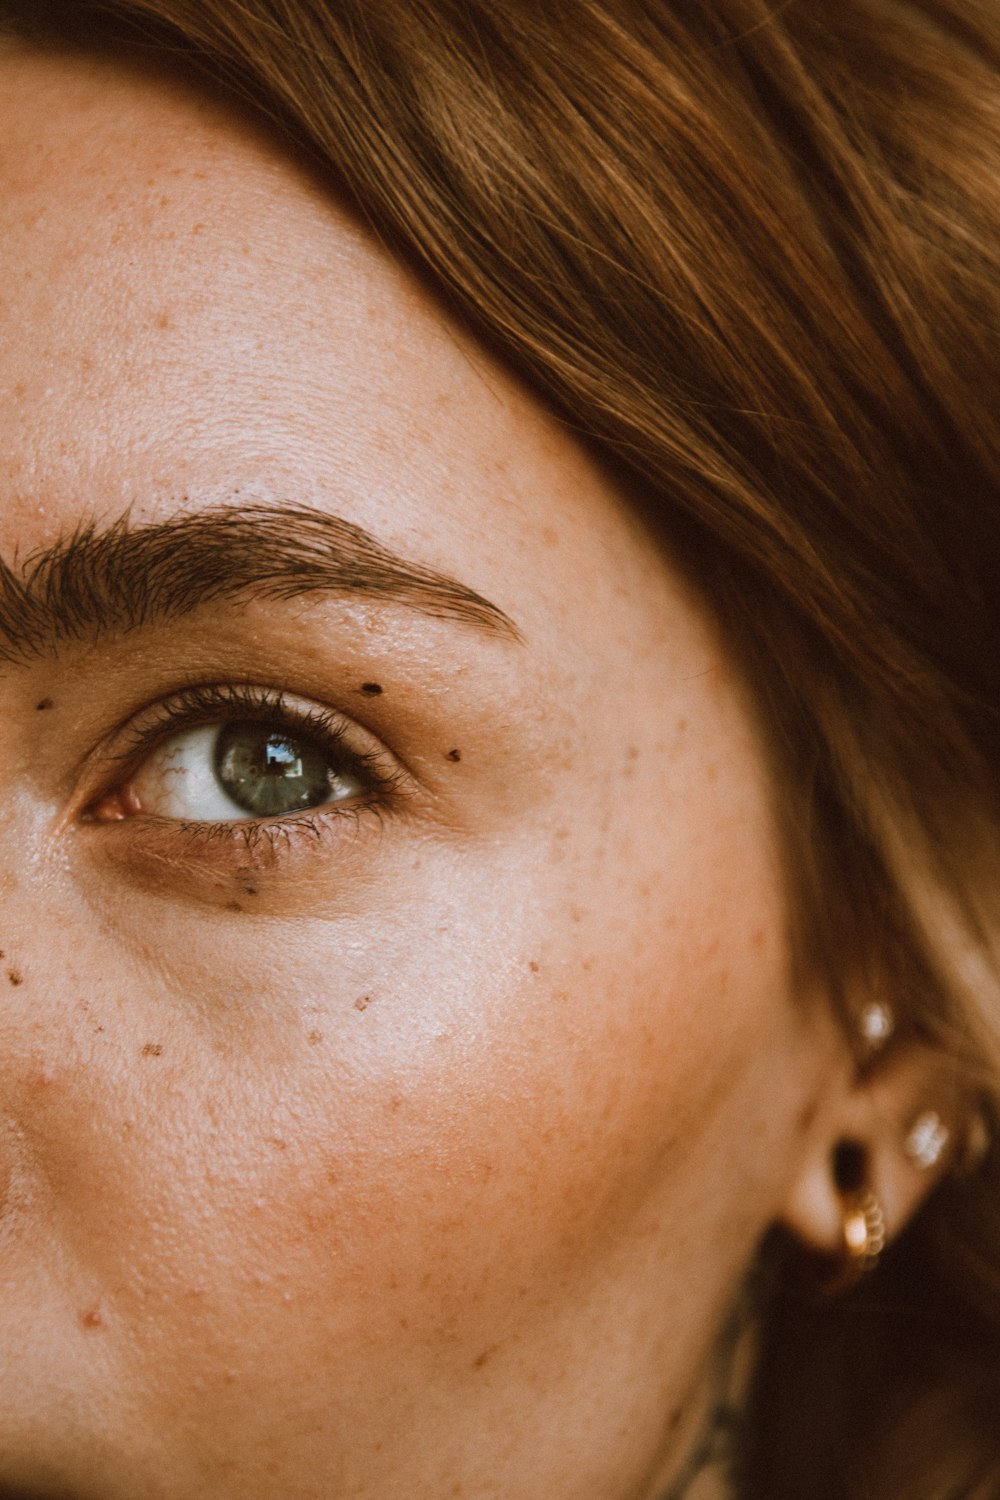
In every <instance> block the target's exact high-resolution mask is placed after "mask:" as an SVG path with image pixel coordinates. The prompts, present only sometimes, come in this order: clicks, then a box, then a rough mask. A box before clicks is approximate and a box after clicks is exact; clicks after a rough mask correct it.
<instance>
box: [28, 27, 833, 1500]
mask: <svg viewBox="0 0 1000 1500" xmlns="http://www.w3.org/2000/svg"><path fill="white" fill-rule="evenodd" d="M0 76H2V91H0V101H2V111H3V119H2V128H0V142H2V145H0V214H2V233H0V288H2V294H0V469H2V477H3V491H2V493H3V502H2V507H0V562H2V565H3V572H2V579H0V581H2V601H0V695H2V705H3V712H2V715H0V777H2V784H3V798H4V815H3V818H2V819H0V892H2V908H0V949H2V953H3V958H2V963H0V990H2V994H3V1000H2V1005H0V1204H2V1215H0V1225H2V1230H0V1281H2V1285H3V1297H2V1299H0V1349H2V1350H3V1351H4V1352H3V1357H2V1359H0V1489H2V1487H3V1486H6V1487H7V1490H8V1491H10V1492H11V1493H14V1492H18V1493H21V1492H23V1493H26V1494H33V1495H38V1496H56V1495H61V1496H72V1497H73V1500H170V1497H173V1500H180V1497H191V1500H194V1497H198V1500H201V1497H204V1500H276V1497H280V1500H332V1497H337V1500H347V1497H352V1500H378V1497H381V1500H386V1497H389V1496H393V1497H396V1496H404V1495H405V1496H406V1497H407V1500H443V1497H445V1496H448V1495H455V1496H458V1495H464V1496H469V1497H475V1500H485V1497H487V1496H497V1497H499V1496H507V1497H517V1500H609V1497H612V1496H614V1497H617V1496H622V1497H625V1496H629V1497H635V1500H647V1497H649V1496H650V1495H652V1494H653V1493H654V1489H655V1486H656V1485H657V1484H659V1483H662V1482H663V1479H664V1476H669V1458H668V1455H669V1452H670V1451H672V1450H671V1448H670V1444H671V1443H672V1442H673V1441H674V1439H675V1438H676V1434H677V1433H678V1432H680V1431H687V1430H688V1425H689V1424H690V1423H692V1422H694V1421H695V1420H696V1417H697V1408H698V1404H699V1401H700V1400H701V1399H702V1397H701V1392H702V1388H703V1382H704V1378H705V1371H706V1365H707V1361H708V1360H709V1357H710V1352H711V1350H712V1348H713V1347H714V1345H715V1343H716V1340H717V1339H718V1336H719V1330H720V1327H721V1326H722V1325H723V1323H724V1321H725V1319H726V1317H727V1315H728V1313H729V1310H730V1309H731V1307H732V1304H733V1300H734V1297H735V1296H736V1294H737V1292H738V1289H739V1286H740V1284H741V1282H742V1281H743V1279H744V1277H745V1276H746V1273H747V1269H748V1266H749V1265H750V1264H751V1262H752V1260H753V1256H754V1253H755V1250H756V1247H757V1246H758V1244H759V1243H760V1241H761V1239H762V1237H763V1236H764V1234H765V1233H766V1231H767V1229H768V1227H769V1226H770V1225H771V1224H772V1223H774V1222H775V1221H777V1220H780V1219H781V1217H782V1214H783V1212H784V1209H785V1204H786V1200H787V1198H788V1196H789V1194H790V1192H791V1191H792V1185H793V1182H794V1180H795V1177H796V1173H797V1172H799V1170H800V1167H801V1161H802V1155H803V1152H804V1151H805V1149H806V1147H805V1145H804V1144H803V1142H804V1139H805V1137H806V1135H807V1130H806V1127H804V1125H803V1121H809V1120H812V1119H815V1118H816V1116H817V1114H819V1115H822V1109H823V1103H824V1099H825V1098H826V1097H827V1094H828V1092H829V1090H830V1089H831V1087H832V1086H833V1084H832V1082H831V1080H835V1079H836V1078H837V1077H838V1076H839V1072H838V1070H842V1069H843V1067H844V1066H845V1063H844V1061H843V1058H844V1055H845V1054H844V1052H843V1049H842V1048H840V1047H839V1046H838V1043H837V1042H836V1041H835V1040H834V1033H833V1027H832V1024H831V1026H830V1027H829V1028H827V1027H825V1026H823V1025H821V1024H820V1023H819V1022H818V1021H817V1019H816V1016H815V1013H814V1012H811V1011H810V1009H809V1007H808V1006H807V1005H806V1004H804V1003H803V996H801V995H799V994H797V993H796V986H795V985H794V984H793V981H792V977H791V973H792V967H791V961H790V948H791V943H790V916H789V912H788V910H787V902H786V898H785V879H784V875H783V867H782V854H781V848H780V843H779V838H778V834H777V831H776V822H775V816H774V813H773V808H772V804H773V797H772V788H771V784H770V777H769V771H768V761H767V755H766V752H765V749H764V746H763V742H762V738H761V735H760V734H759V732H758V728H757V725H756V720H755V713H754V708H753V704H752V701H751V699H750V697H749V694H748V693H747V691H746V690H745V688H744V686H743V684H742V682H741V680H740V677H739V674H738V672H737V670H736V667H735V664H734V662H733V660H732V659H731V657H730V654H729V653H728V651H727V649H726V646H725V644H724V641H723V638H722V635H721V633H720V631H719V629H718V628H717V626H716V625H715V623H714V622H713V620H712V617H711V614H710V612H709V610H708V609H707V607H706V606H705V605H704V604H703V603H702V602H701V600H700V599H699V598H698V597H697V595H696V594H695V593H694V592H693V591H692V589H691V588H690V586H689V585H688V584H687V582H685V580H684V578H683V576H682V574H681V573H680V572H679V571H678V570H677V569H675V568H674V566H673V565H672V563H671V561H670V559H669V558H668V557H667V555H666V554H665V552H664V550H663V547H662V545H661V544H659V543H656V542H654V540H653V538H652V535H651V533H649V532H647V531H646V530H645V529H644V526H643V524H642V522H641V521H640V519H639V518H638V517H637V515H636V513H635V512H634V511H633V509H631V508H630V506H629V505H628V504H627V503H626V501H625V500H624V498H623V497H622V496H621V495H620V494H619V493H618V492H617V490H616V488H615V486H614V484H613V482H612V481H611V479H609V478H608V477H607V475H606V474H604V473H603V472H602V470H601V469H600V468H599V467H598V466H597V464H596V462H595V460H594V459H592V458H591V457H589V456H588V454H587V453H586V452H585V450H584V448H583V447H582V446H581V445H579V444H578V443H577V441H576V440H575V438H574V437H573V435H572V433H571V432H570V431H569V429H568V428H567V427H564V426H563V425H561V424H560V423H559V422H558V421H557V420H556V418H555V417H554V416H552V415H550V414H549V413H548V412H547V411H546V410H545V409H543V407H542V406H541V405H540V404H539V403H538V402H537V401H536V400H535V399H534V398H533V397H532V396H531V395H529V394H528V393H527V392H526V391H525V390H524V389H523V388H522V387H521V386H520V385H519V384H518V383H517V382H516V381H515V379H514V378H513V377H512V376H511V375H510V374H508V373H507V372H506V371H505V370H504V369H503V368H502V367H501V366H500V365H499V364H498V363H496V362H495V361H494V360H493V359H492V358H491V356H490V355H488V354H487V353H486V352H485V351H484V350H483V349H482V348H480V347H479V346H478V345H477V344H476V343H474V342H473V341H472V340H471V339H470V338H469V336H468V335H467V334H466V333H465V332H463V331H462V330H461V329H460V328H459V326H458V325H457V324H455V323H453V322H451V321H450V320H449V318H448V317H447V315H446V314H445V313H444V312H442V311H441V310H440V308H439V307H438V306H437V304H436V303H435V302H434V301H433V300H432V298H431V295H430V294H429V293H428V292H427V291H425V290H424V289H423V288H422V287H421V286H420V285H418V284H417V282H416V281H415V280H414V279H413V278H412V276H411V275H410V273H409V272H408V271H406V270H405V269H403V268H402V267H401V266H400V265H399V264H397V262H396V261H395V260H394V259H392V258H391V257H390V256H389V254H388V253H387V252H386V250H385V249H384V248H382V247H381V246H380V245H379V243H378V242H377V240H376V239H375V238H374V236H372V235H370V234H369V233H368V231H367V230H365V229H364V228H363V227H362V226H361V225H360V224H359V223H358V222H357V221H356V220H355V219H354V217H352V215H351V214H350V213H349V212H348V211H347V210H346V209H344V208H342V207H340V206H338V204H337V203H336V202H335V201H334V199H333V198H332V196H331V195H330V193H329V190H328V189H326V188H323V187H321V186H320V185H318V183H317V182H316V181H315V180H314V179H313V177H312V176H311V174H310V173H309V172H308V171H307V170H306V169H305V168H304V167H303V166H300V165H298V164H297V163H296V162H295V161H294V160H293V159H292V158H291V156H290V155H288V154H286V153H285V152H284V151H283V150H282V149H281V148H280V147H279V146H278V145H276V144H274V143H272V142H271V140H270V139H269V138H268V137H267V136H266V135H265V134H264V133H263V132H262V131H261V130H260V129H259V128H258V126H256V125H255V124H253V123H251V122H250V121H249V120H247V119H243V118H241V117H240V116H239V115H238V114H237V113H235V112H231V111H230V109H229V107H228V106H223V105H222V104H217V103H215V102H213V101H212V100H211V99H210V98H209V97H208V96H207V95H206V96H205V97H201V96H200V95H199V94H197V93H196V92H194V91H193V90H192V91H188V89H187V87H186V86H184V85H182V84H179V83H175V82H172V81H169V80H167V79H166V78H159V77H157V76H155V74H153V73H150V74H149V75H148V76H147V75H144V74H143V73H141V72H139V71H137V70H136V69H133V68H131V67H130V66H126V65H125V64H121V63H112V62H107V61H92V60H87V59H81V58H71V57H66V58H63V57H59V56H53V55H43V54H41V53H38V54H36V53H33V52H31V51H30V50H28V49H23V50H19V49H16V48H14V47H13V46H11V47H9V48H7V49H6V50H5V51H4V52H3V53H2V54H0Z"/></svg>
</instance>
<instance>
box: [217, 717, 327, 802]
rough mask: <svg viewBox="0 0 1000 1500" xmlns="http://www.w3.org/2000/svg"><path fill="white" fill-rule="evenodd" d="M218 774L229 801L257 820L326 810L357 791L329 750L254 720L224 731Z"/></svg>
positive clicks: (231, 726) (234, 725)
mask: <svg viewBox="0 0 1000 1500" xmlns="http://www.w3.org/2000/svg"><path fill="white" fill-rule="evenodd" d="M215 774H216V776H217V777H218V779H219V782H220V784H221V785H222V787H223V788H224V790H225V792H226V795H227V796H228V797H230V798H232V800H233V802H235V803H236V805H237V807H240V808H242V809H243V811H244V812H246V813H249V814H250V815H251V816H252V817H255V818H274V817H280V816H282V814H288V813H296V812H302V811H303V810H305V809H307V808H310V807H322V806H323V805H324V804H325V803H327V802H336V801H339V800H342V799H343V798H344V797H347V796H351V795H352V794H353V793H354V791H355V790H356V788H353V787H351V786H349V785H346V784H345V781H344V779H343V777H342V776H341V774H340V773H339V772H338V770H337V768H336V767H335V766H333V765H332V764H331V757H330V753H329V751H328V750H327V749H326V748H325V747H324V746H322V745H318V744H316V743H314V742H313V741H312V740H310V739H308V738H307V737H306V736H304V735H296V734H290V733H289V732H288V731H287V730H280V729H274V728H272V727H269V726H268V725H267V724H256V723H254V722H253V721H252V720H251V721H247V722H243V721H237V722H235V723H232V724H226V725H225V726H224V727H223V728H222V729H221V730H220V731H219V737H218V739H217V740H216V743H215Z"/></svg>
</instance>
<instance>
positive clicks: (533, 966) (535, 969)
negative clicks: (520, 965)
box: [528, 959, 538, 974]
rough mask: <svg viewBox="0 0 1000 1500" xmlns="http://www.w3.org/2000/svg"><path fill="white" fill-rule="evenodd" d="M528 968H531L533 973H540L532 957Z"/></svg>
mask: <svg viewBox="0 0 1000 1500" xmlns="http://www.w3.org/2000/svg"><path fill="white" fill-rule="evenodd" d="M528 968H529V969H530V970H531V972H532V974H537V973H538V965H537V964H536V963H535V960H534V959H532V960H531V962H530V963H529V964H528Z"/></svg>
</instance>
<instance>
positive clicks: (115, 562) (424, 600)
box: [0, 505, 521, 664]
mask: <svg viewBox="0 0 1000 1500" xmlns="http://www.w3.org/2000/svg"><path fill="white" fill-rule="evenodd" d="M308 594H340V595H347V596H357V597H359V598H363V599H371V600H383V601H385V602H387V603H393V604H402V605H405V606H407V607H408V608H411V609H414V610H416V611H417V612H418V613H420V614H424V615H429V616H431V617H434V618H437V619H446V620H458V621H462V622H464V623H465V624H468V625H472V626H476V627H478V628H480V629H482V630H487V631H490V632H492V633H494V634H497V635H501V636H506V637H508V638H511V639H514V640H520V639H521V635H520V632H519V630H518V628H517V626H516V625H515V624H514V623H513V621H512V620H510V619H509V618H508V617H507V615H505V614H504V612H503V611H502V610H501V609H498V608H497V606H496V605H495V604H491V603H490V601H489V600H488V599H484V598H483V597H482V595H481V594H477V593H475V592H474V591H473V590H472V589H469V588H466V587H465V586H464V585H463V584H461V583H458V582H456V581H455V580H454V579H453V578H449V577H447V575H446V574H444V573H438V572H436V571H435V570H434V569H433V568H427V567H424V566H423V565H421V564H419V563H412V562H407V561H406V560H405V559H403V558H402V557H399V556H397V555H396V554H395V553H393V552H390V551H389V550H388V549H387V548H386V547H383V546H382V544H381V543H380V542H378V541H376V540H375V538H374V537H372V536H370V535H369V534H368V532H366V531H363V530H362V529H361V527H360V526H355V525H353V524H352V523H351V522H350V521H344V520H342V519H341V518H340V517H338V516H331V515H328V514H327V513H326V512H325V511H321V510H315V509H312V508H310V507H306V506H296V505H289V506H286V505H243V506H239V507H236V506H225V505H220V506H211V507H207V508H205V509H202V510H198V511H194V512H185V513H182V514H178V515H176V516H173V517H170V518H168V519H167V520H165V521H160V522H156V523H152V524H146V525H140V526H133V525H132V522H131V518H130V515H129V514H128V513H126V514H125V515H124V516H122V517H121V518H120V519H118V520H116V521H114V522H112V523H111V524H110V525H108V526H104V527H99V526H98V525H97V523H96V522H89V523H87V524H85V525H82V526H80V527H78V528H77V529H76V530H75V531H74V532H73V533H72V534H71V535H69V536H66V537H63V538H61V539H60V540H58V541H57V542H55V543H54V544H53V545H51V546H48V547H46V548H44V549H41V550H39V551H38V552H35V553H32V554H31V555H30V556H29V557H27V558H26V559H25V560H24V561H23V563H21V564H20V565H19V566H18V564H17V560H16V558H15V562H14V565H13V566H11V565H9V564H7V563H6V562H4V561H3V559H0V661H4V662H13V663H17V664H25V663H27V662H28V661H30V660H32V659H35V658H38V657H41V656H44V655H46V654H53V653H54V652H55V651H57V650H58V648H59V646H60V645H63V644H66V643H71V642H83V641H94V640H98V639H101V638H104V637H109V636H121V635H126V634H128V633H129V632H132V631H135V630H140V629H143V628H144V627H149V626H152V625H157V624H165V623H168V622H170V621H172V620H175V619H177V618H179V617H181V616H183V615H187V614H191V613H193V612H194V611H195V610H198V609H200V608H202V606H204V605H206V604H214V603H218V602H220V601H223V600H233V601H238V602H248V601H251V600H288V599H296V598H300V597H302V596H303V595H308Z"/></svg>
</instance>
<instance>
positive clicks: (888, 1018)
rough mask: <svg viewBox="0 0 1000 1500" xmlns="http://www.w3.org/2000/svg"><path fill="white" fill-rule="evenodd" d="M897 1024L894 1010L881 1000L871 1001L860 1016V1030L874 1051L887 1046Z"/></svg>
mask: <svg viewBox="0 0 1000 1500" xmlns="http://www.w3.org/2000/svg"><path fill="white" fill-rule="evenodd" d="M895 1025H896V1023H895V1021H894V1019H893V1015H892V1011H891V1010H890V1009H889V1007H888V1005H884V1004H883V1003H882V1001H881V1000H872V1001H870V1002H869V1004H868V1005H866V1006H865V1007H864V1009H863V1010H862V1012H861V1014H860V1016H859V1017H858V1030H859V1031H860V1033H861V1036H862V1039H863V1040H864V1041H865V1042H866V1043H867V1045H868V1047H869V1048H870V1049H871V1051H872V1052H877V1051H878V1050H879V1048H881V1047H884V1046H885V1044H886V1042H887V1041H888V1040H889V1038H890V1037H891V1036H892V1033H893V1031H894V1030H895Z"/></svg>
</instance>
